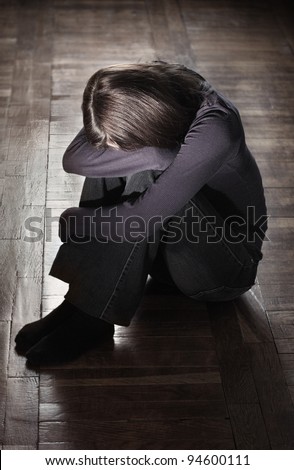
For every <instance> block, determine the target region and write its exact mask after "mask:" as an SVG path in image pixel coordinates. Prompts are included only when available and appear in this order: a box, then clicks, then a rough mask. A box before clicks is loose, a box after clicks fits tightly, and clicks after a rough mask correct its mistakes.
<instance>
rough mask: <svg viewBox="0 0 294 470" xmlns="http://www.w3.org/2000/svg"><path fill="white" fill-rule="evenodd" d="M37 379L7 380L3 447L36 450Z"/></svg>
mask: <svg viewBox="0 0 294 470" xmlns="http://www.w3.org/2000/svg"><path fill="white" fill-rule="evenodd" d="M37 441H38V379H37V378H36V377H31V378H18V379H16V378H9V379H8V388H7V408H6V423H5V434H4V445H14V446H30V447H32V448H37Z"/></svg>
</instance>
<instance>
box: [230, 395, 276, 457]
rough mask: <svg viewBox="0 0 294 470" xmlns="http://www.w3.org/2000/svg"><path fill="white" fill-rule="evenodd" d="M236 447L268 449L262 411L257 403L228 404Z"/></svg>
mask: <svg viewBox="0 0 294 470" xmlns="http://www.w3.org/2000/svg"><path fill="white" fill-rule="evenodd" d="M229 413H230V418H231V422H232V427H233V432H234V437H235V440H236V448H237V449H246V450H250V449H254V450H258V449H260V450H265V449H270V448H271V447H270V443H269V439H268V436H267V431H266V427H265V423H264V420H263V416H262V412H261V409H260V406H259V405H258V404H247V403H243V404H241V405H236V404H235V405H229Z"/></svg>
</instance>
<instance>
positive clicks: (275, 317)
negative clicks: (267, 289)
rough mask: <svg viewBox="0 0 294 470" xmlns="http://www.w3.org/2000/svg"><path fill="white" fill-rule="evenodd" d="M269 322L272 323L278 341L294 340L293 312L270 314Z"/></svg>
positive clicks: (273, 312)
mask: <svg viewBox="0 0 294 470" xmlns="http://www.w3.org/2000/svg"><path fill="white" fill-rule="evenodd" d="M269 321H270V325H271V329H272V332H273V335H274V337H275V338H276V339H288V338H292V339H293V338H294V314H293V311H286V312H284V311H278V312H275V311H272V312H269ZM286 343H287V341H286ZM280 352H281V351H280Z"/></svg>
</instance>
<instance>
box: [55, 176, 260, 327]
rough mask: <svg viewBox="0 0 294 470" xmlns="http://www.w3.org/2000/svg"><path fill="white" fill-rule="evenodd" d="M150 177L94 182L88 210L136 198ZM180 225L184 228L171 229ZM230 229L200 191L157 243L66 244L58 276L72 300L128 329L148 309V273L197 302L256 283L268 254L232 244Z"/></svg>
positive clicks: (87, 192)
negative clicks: (142, 309)
mask: <svg viewBox="0 0 294 470" xmlns="http://www.w3.org/2000/svg"><path fill="white" fill-rule="evenodd" d="M143 176H144V175H143ZM143 180H144V178H143ZM143 180H142V175H140V177H138V179H136V178H135V177H132V181H131V184H127V185H126V181H125V179H124V178H99V179H95V178H86V179H85V183H84V187H83V191H82V195H81V201H80V206H94V207H99V205H102V204H113V203H116V202H119V201H121V200H123V199H126V198H129V197H136V195H138V194H140V192H142V190H144V181H143ZM142 181H143V187H142ZM146 181H147V179H146ZM148 181H149V183H146V184H150V175H149V179H148ZM126 187H127V188H128V194H125V192H124V191H125V188H126ZM130 188H131V189H130ZM212 217H213V221H211V220H212ZM175 226H176V227H177V230H172V231H170V228H171V227H175ZM224 226H225V223H224V219H223V218H222V217H221V215H220V214H219V213H218V212H217V211H216V210H215V209H214V207H213V205H212V204H211V203H210V202H209V201H208V200H207V198H206V197H205V196H204V195H203V194H202V192H201V191H200V192H198V193H197V194H196V195H195V196H194V198H193V199H191V200H190V201H189V202H188V203H187V204H186V205H185V207H183V208H182V210H181V211H179V213H177V214H176V215H175V217H174V218H172V219H170V221H169V223H168V225H167V227H166V229H165V230H162V231H161V232H160V233H159V234H158V236H157V238H156V240H151V241H150V240H147V239H144V240H143V241H138V242H129V241H124V242H122V243H115V242H113V241H108V242H107V243H104V242H100V241H97V240H90V241H88V243H79V242H75V241H68V242H67V243H64V244H63V245H62V246H61V247H60V249H59V251H58V253H57V256H56V258H55V260H54V263H53V265H52V268H51V271H50V275H52V276H54V277H57V278H59V279H61V280H63V281H65V282H67V283H68V284H69V289H68V292H67V294H66V295H65V298H66V299H67V300H68V301H69V302H70V303H72V304H73V305H75V306H76V307H78V308H80V309H81V310H82V311H84V312H85V313H88V314H89V315H93V316H95V317H98V318H100V319H103V320H105V321H107V322H109V323H114V324H118V325H123V326H128V325H129V324H130V322H131V319H132V317H133V316H134V314H135V312H136V310H137V308H138V306H139V304H140V301H141V299H142V296H143V293H144V288H145V284H146V280H147V276H148V274H150V275H151V277H153V278H154V279H156V280H159V281H161V282H163V283H167V284H174V285H176V286H177V288H178V289H179V290H180V291H181V292H182V293H183V294H185V295H187V296H189V297H191V298H193V299H195V300H199V301H226V300H232V299H234V298H236V297H238V296H239V295H241V294H242V293H244V292H246V291H247V290H249V289H250V287H252V285H253V284H254V282H255V278H256V272H257V266H258V262H259V260H260V259H261V257H262V254H261V252H260V250H259V249H258V248H255V247H253V248H252V245H251V246H250V247H249V246H248V244H247V243H246V241H241V242H238V243H236V242H235V239H233V240H230V237H227V236H224V234H225V232H222V235H221V236H219V228H220V227H224ZM192 228H193V230H191V229H192ZM192 232H193V233H192ZM170 234H172V237H171V236H170Z"/></svg>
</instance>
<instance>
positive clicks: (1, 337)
mask: <svg viewBox="0 0 294 470" xmlns="http://www.w3.org/2000/svg"><path fill="white" fill-rule="evenodd" d="M9 339H10V322H7V321H1V322H0V371H1V377H0V444H1V445H2V444H3V440H4V421H5V410H6V400H7V364H8V354H9Z"/></svg>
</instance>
